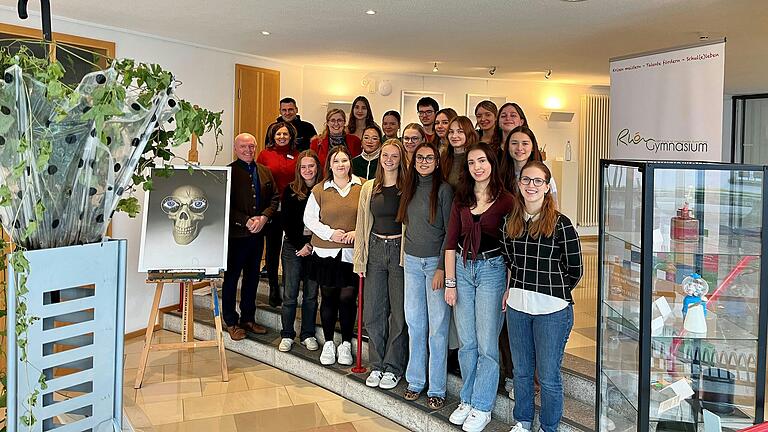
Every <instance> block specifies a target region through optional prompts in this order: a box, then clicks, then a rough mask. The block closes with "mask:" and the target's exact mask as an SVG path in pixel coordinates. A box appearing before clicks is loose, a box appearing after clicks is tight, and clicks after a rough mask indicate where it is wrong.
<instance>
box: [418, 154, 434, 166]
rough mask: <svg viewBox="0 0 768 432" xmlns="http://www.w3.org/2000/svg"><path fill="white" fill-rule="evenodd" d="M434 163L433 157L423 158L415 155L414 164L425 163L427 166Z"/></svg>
mask: <svg viewBox="0 0 768 432" xmlns="http://www.w3.org/2000/svg"><path fill="white" fill-rule="evenodd" d="M434 161H435V155H429V156H424V155H420V154H417V155H416V162H419V163H423V162H426V163H428V164H431V163H432V162H434Z"/></svg>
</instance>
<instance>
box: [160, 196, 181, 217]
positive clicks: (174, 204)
mask: <svg viewBox="0 0 768 432" xmlns="http://www.w3.org/2000/svg"><path fill="white" fill-rule="evenodd" d="M160 207H162V209H163V211H164V212H165V213H168V214H171V213H176V212H177V211H179V209H180V208H181V203H180V202H179V200H177V199H176V198H174V197H165V198H164V199H163V201H162V202H161V203H160Z"/></svg>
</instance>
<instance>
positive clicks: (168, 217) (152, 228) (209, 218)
mask: <svg viewBox="0 0 768 432" xmlns="http://www.w3.org/2000/svg"><path fill="white" fill-rule="evenodd" d="M171 171H172V175H170V176H167V177H166V176H162V175H159V174H160V172H161V169H159V168H153V169H152V170H151V172H150V177H151V179H152V190H149V191H146V193H145V195H144V205H143V212H142V214H143V220H142V227H141V244H140V247H139V266H138V267H139V271H140V272H149V271H164V272H173V271H203V272H205V273H206V274H211V273H217V272H219V271H222V270H226V268H227V247H228V239H229V205H230V203H229V201H230V200H229V199H230V195H229V194H230V188H231V181H232V173H231V171H230V168H229V167H226V166H194V165H192V166H183V165H175V166H173V167H171ZM185 186H192V187H194V188H197V191H194V190H191V189H189V188H186V189H184V187H185ZM200 192H202V194H203V195H204V197H203V198H204V201H205V208H204V209H203V210H202V212H195V211H194V209H193V204H192V202H190V201H189V200H188V197H190V195H191V194H195V193H198V194H199V193H200ZM176 197H180V198H178V199H177V198H176ZM191 198H198V200H197V201H196V204H195V205H201V204H200V203H201V200H200V199H199V198H200V196H195V195H192V196H191ZM174 205H177V206H178V205H180V207H178V210H172V211H169V207H171V206H174ZM182 213H184V215H182ZM172 216H173V218H172ZM185 217H186V218H187V219H184V218H185ZM189 219H192V223H191V225H192V226H193V234H188V233H184V232H181V231H180V229H183V225H182V224H181V223H178V224H177V221H178V222H180V221H182V220H189ZM185 223H186V222H185ZM180 226H182V228H179V227H180ZM177 228H179V229H177ZM190 237H193V238H192V239H191V240H189V238H190Z"/></svg>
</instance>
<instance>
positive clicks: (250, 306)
mask: <svg viewBox="0 0 768 432" xmlns="http://www.w3.org/2000/svg"><path fill="white" fill-rule="evenodd" d="M233 153H234V155H235V156H236V157H237V159H236V160H235V161H234V162H232V163H231V164H229V166H230V167H231V169H232V184H231V187H230V195H229V196H230V201H229V206H230V210H229V249H228V252H227V271H226V272H224V286H223V288H222V310H223V315H224V322H225V323H226V325H227V331H228V332H229V336H230V337H231V338H232V340H241V339H244V338H245V332H246V331H250V332H253V333H256V334H264V333H266V332H267V330H266V329H265V328H264V327H262V326H260V325H257V324H256V322H255V316H256V288H257V287H258V285H259V265H260V264H261V255H262V252H263V249H264V226H265V225H266V224H267V223H269V221H270V219H271V218H272V215H273V214H274V213H275V212H276V211H277V206H278V204H279V202H280V197H279V196H278V193H277V186H276V184H275V180H274V179H273V178H272V173H270V172H269V168H267V167H265V166H264V165H261V164H258V163H256V162H255V160H256V138H254V136H253V135H251V134H248V133H242V134H240V135H238V136H237V137H236V138H235V145H234V148H233ZM240 273H242V274H243V281H242V284H241V287H240V315H239V316H238V314H237V311H236V310H235V301H236V299H237V281H238V279H240Z"/></svg>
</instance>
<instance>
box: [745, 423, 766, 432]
mask: <svg viewBox="0 0 768 432" xmlns="http://www.w3.org/2000/svg"><path fill="white" fill-rule="evenodd" d="M741 432H768V422H765V423H763V424H759V425H755V426H752V427H748V428H746V429H742V430H741Z"/></svg>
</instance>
